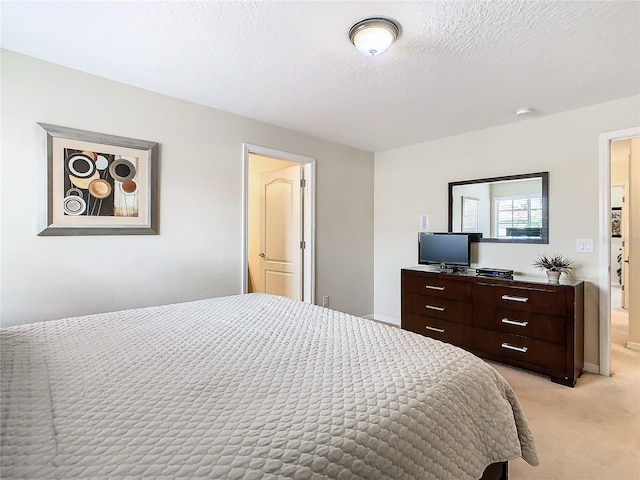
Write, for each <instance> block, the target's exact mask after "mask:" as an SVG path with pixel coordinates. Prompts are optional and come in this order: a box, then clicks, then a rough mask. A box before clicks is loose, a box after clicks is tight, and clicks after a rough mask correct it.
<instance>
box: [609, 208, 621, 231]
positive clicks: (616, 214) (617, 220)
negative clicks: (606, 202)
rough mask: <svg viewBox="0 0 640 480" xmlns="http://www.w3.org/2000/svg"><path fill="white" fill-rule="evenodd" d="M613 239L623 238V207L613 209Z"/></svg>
mask: <svg viewBox="0 0 640 480" xmlns="http://www.w3.org/2000/svg"><path fill="white" fill-rule="evenodd" d="M611 237H612V238H620V237H622V207H611Z"/></svg>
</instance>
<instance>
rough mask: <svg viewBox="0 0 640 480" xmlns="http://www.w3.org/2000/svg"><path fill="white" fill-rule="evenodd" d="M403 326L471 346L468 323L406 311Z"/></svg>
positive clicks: (432, 336)
mask: <svg viewBox="0 0 640 480" xmlns="http://www.w3.org/2000/svg"><path fill="white" fill-rule="evenodd" d="M402 328H404V329H405V330H411V331H412V332H416V333H420V334H421V335H425V336H427V337H431V338H435V339H436V340H441V341H443V342H447V343H451V344H452V345H457V346H459V347H462V348H467V349H468V348H471V327H469V326H467V325H463V324H460V323H455V322H448V321H446V320H440V319H438V318H431V317H424V316H421V315H413V314H410V313H405V315H404V317H403V318H402Z"/></svg>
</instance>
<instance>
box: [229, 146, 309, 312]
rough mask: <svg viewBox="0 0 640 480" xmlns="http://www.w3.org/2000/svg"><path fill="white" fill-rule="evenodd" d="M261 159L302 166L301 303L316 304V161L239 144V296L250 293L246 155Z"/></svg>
mask: <svg viewBox="0 0 640 480" xmlns="http://www.w3.org/2000/svg"><path fill="white" fill-rule="evenodd" d="M250 154H254V155H260V156H262V157H268V158H273V159H276V160H285V161H287V162H294V163H298V164H300V165H301V166H302V171H303V175H304V179H305V188H304V189H303V191H302V192H303V197H302V200H303V202H302V205H303V207H302V230H303V232H302V235H303V239H304V241H305V248H304V250H303V255H302V279H301V280H302V301H303V302H307V303H315V291H316V289H315V236H316V233H315V231H316V218H315V217H316V215H315V213H316V202H315V198H316V194H315V187H316V186H315V183H316V174H315V173H316V159H315V158H312V157H306V156H304V155H298V154H297V153H290V152H283V151H281V150H275V149H273V148H267V147H262V146H259V145H252V144H249V143H243V144H242V255H241V262H242V277H241V281H242V286H241V288H242V293H248V291H249V275H248V270H249V252H248V247H249V246H248V233H249V224H248V219H249V192H248V188H249V155H250Z"/></svg>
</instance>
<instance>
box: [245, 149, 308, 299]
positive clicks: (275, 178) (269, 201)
mask: <svg viewBox="0 0 640 480" xmlns="http://www.w3.org/2000/svg"><path fill="white" fill-rule="evenodd" d="M314 167H315V159H313V158H309V157H304V156H301V155H296V154H292V153H288V152H282V151H277V150H273V149H268V148H265V147H259V146H256V145H248V144H245V145H244V155H243V240H244V242H243V243H244V246H243V255H242V292H243V293H254V292H261V293H271V294H276V295H283V296H287V297H290V298H294V299H297V300H302V301H305V302H309V303H314V301H315V299H314V281H313V280H314V216H315V215H314V211H315V205H314V184H315V182H314V174H315V168H314Z"/></svg>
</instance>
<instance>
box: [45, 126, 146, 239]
mask: <svg viewBox="0 0 640 480" xmlns="http://www.w3.org/2000/svg"><path fill="white" fill-rule="evenodd" d="M38 126H39V127H40V128H39V135H40V141H39V145H40V146H39V150H40V151H39V154H38V175H39V188H38V192H39V197H38V198H39V202H38V204H39V206H38V235H39V236H52V235H157V234H158V198H157V197H158V165H157V163H158V158H157V155H158V144H157V143H156V142H150V141H146V140H138V139H133V138H126V137H120V136H116V135H108V134H104V133H97V132H90V131H86V130H78V129H74V128H68V127H62V126H58V125H51V124H47V123H38Z"/></svg>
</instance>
